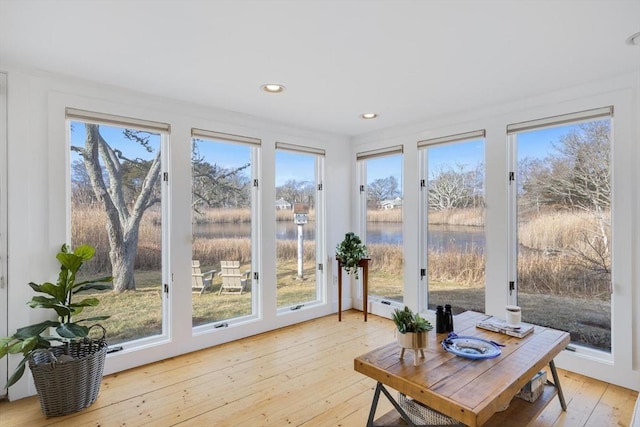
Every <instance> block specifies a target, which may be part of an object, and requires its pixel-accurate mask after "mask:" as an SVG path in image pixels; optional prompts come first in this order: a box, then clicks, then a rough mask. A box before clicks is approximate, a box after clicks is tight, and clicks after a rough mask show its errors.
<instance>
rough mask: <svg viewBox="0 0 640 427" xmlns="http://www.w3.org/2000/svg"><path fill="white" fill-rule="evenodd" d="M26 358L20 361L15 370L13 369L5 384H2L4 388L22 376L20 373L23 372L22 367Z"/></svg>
mask: <svg viewBox="0 0 640 427" xmlns="http://www.w3.org/2000/svg"><path fill="white" fill-rule="evenodd" d="M27 359H28V358H27V357H25V358H23V359H22V360H21V361H20V363H19V364H18V367H17V368H16V370H15V371H13V375H11V376H10V377H9V379H8V380H7V385H5V386H4V387H5V388H9V387H11V386H12V385H14V384H15V383H17V382H18V380H19V379H20V378H22V375H23V374H24V367H25V364H26V363H27Z"/></svg>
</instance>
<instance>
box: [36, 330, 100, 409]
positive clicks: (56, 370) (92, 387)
mask: <svg viewBox="0 0 640 427" xmlns="http://www.w3.org/2000/svg"><path fill="white" fill-rule="evenodd" d="M100 327H101V326H100ZM101 328H102V327H101ZM102 330H103V336H102V338H101V339H91V338H83V339H81V340H76V341H73V342H70V343H67V344H65V345H63V346H58V347H51V348H49V349H40V350H35V351H34V352H33V353H32V354H31V356H30V357H29V368H30V369H31V374H32V375H33V380H34V383H35V385H36V390H37V391H38V396H39V397H40V409H42V413H43V414H45V415H46V416H48V417H54V416H60V415H65V414H70V413H72V412H77V411H79V410H81V409H84V408H86V407H88V406H89V405H91V404H92V403H93V402H95V400H96V399H97V397H98V392H99V391H100V383H101V382H102V373H103V371H104V361H105V358H106V356H107V349H108V348H107V343H106V340H105V337H104V328H102Z"/></svg>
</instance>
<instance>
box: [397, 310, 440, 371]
mask: <svg viewBox="0 0 640 427" xmlns="http://www.w3.org/2000/svg"><path fill="white" fill-rule="evenodd" d="M392 318H393V323H395V325H396V328H397V329H398V334H397V338H398V344H399V345H400V347H402V351H401V352H400V359H402V358H403V357H404V351H405V349H407V348H408V349H410V350H413V353H414V357H413V365H414V366H418V350H420V354H421V355H422V357H423V358H424V351H423V349H424V348H425V347H426V346H427V332H428V331H430V330H431V329H433V326H431V323H430V322H429V321H428V320H427V319H425V318H423V317H421V316H420V314H418V313H413V312H412V311H411V309H410V308H409V307H406V306H405V308H404V309H403V310H401V309H399V308H396V309H395V310H394V311H393V315H392Z"/></svg>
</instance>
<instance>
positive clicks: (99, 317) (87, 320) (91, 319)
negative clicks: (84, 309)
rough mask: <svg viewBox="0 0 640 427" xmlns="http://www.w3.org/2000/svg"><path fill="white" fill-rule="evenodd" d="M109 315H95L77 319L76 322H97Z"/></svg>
mask: <svg viewBox="0 0 640 427" xmlns="http://www.w3.org/2000/svg"><path fill="white" fill-rule="evenodd" d="M110 317H111V316H95V317H87V318H86V319H82V320H78V321H77V322H76V323H81V322H99V321H100V320H107V319H108V318H110Z"/></svg>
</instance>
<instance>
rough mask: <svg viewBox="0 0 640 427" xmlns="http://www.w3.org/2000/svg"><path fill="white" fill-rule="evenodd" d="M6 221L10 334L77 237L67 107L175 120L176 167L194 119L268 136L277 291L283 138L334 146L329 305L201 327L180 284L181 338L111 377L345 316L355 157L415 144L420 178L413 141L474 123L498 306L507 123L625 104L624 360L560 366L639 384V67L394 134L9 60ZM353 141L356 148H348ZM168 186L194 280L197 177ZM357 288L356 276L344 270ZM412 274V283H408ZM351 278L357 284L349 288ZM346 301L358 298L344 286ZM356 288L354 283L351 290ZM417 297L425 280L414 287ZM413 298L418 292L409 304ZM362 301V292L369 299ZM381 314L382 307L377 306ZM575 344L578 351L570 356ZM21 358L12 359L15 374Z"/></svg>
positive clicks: (409, 263)
mask: <svg viewBox="0 0 640 427" xmlns="http://www.w3.org/2000/svg"><path fill="white" fill-rule="evenodd" d="M2 71H6V72H7V73H8V138H7V140H8V159H9V161H8V163H9V165H8V177H9V178H8V200H9V204H8V205H9V206H8V222H9V233H8V236H9V246H8V254H9V265H8V299H9V301H8V302H9V304H8V305H9V313H8V315H9V324H8V329H9V331H13V330H15V329H16V328H18V327H21V326H24V325H26V324H29V323H33V322H35V321H39V320H42V316H43V313H39V312H38V310H33V309H29V308H28V307H27V306H26V304H25V303H26V302H27V301H28V300H29V299H30V298H31V296H32V292H31V289H30V288H29V287H28V286H26V284H27V283H28V282H29V281H37V282H39V281H43V280H48V279H53V278H55V273H56V271H57V268H58V266H57V263H56V262H55V260H54V258H53V256H52V255H53V254H55V253H56V251H57V250H58V248H59V246H60V244H61V242H63V241H65V240H66V238H67V226H66V224H67V195H66V183H67V176H68V175H67V170H66V160H65V156H66V155H67V152H68V150H67V148H66V141H65V137H64V113H63V110H64V107H65V106H73V107H77V108H84V109H88V110H94V111H102V112H106V113H112V114H117V115H125V116H131V117H139V118H142V119H148V120H156V121H161V122H168V123H170V124H171V126H172V133H171V145H172V149H171V152H170V163H171V165H172V167H173V168H175V169H176V170H182V171H185V170H189V168H190V163H189V159H190V157H189V156H190V152H189V150H188V147H189V143H190V139H189V138H190V136H189V135H190V132H189V131H190V128H191V127H199V128H205V129H211V130H215V131H220V132H227V133H233V134H239V135H246V136H252V137H258V138H261V139H262V144H263V148H262V170H261V178H260V180H261V188H262V191H261V198H262V201H261V203H262V206H263V207H265V209H263V210H262V213H261V219H262V223H263V224H264V229H263V239H262V255H263V258H262V271H261V286H262V288H263V289H265V290H266V289H275V250H274V248H275V237H274V236H275V231H274V229H273V226H272V224H274V222H275V221H274V216H275V211H274V209H267V208H266V207H272V206H274V202H275V189H274V182H275V170H274V163H273V158H274V152H275V141H282V142H288V143H294V144H300V145H310V146H317V147H323V148H325V149H326V151H327V155H326V168H327V171H328V173H327V175H326V182H325V191H326V192H327V194H330V197H328V200H327V244H326V248H327V268H326V270H325V271H327V283H328V286H329V289H330V294H331V296H330V298H329V301H330V303H329V304H327V305H324V306H318V307H314V308H310V309H307V310H299V311H296V312H292V313H291V314H287V315H286V316H277V315H276V313H275V305H276V304H275V292H272V293H269V292H266V293H265V298H264V305H263V306H262V314H263V317H262V318H261V319H260V321H256V322H251V323H249V324H246V325H240V326H238V327H237V328H225V329H224V330H222V331H217V332H216V333H215V334H203V335H198V336H192V334H191V333H190V332H191V323H190V322H191V318H190V316H184V315H182V316H181V317H180V316H178V315H177V313H178V312H179V311H180V312H184V310H190V307H191V293H190V292H189V291H188V290H186V288H185V291H184V292H172V298H171V307H170V310H171V316H172V319H173V321H174V323H173V325H172V328H171V341H165V342H161V343H156V344H155V345H154V346H150V347H148V348H146V349H143V350H142V351H137V352H135V353H126V352H123V353H116V354H113V355H110V356H109V358H108V360H107V366H106V372H107V373H110V372H116V371H119V370H123V369H127V368H129V367H132V366H136V365H138V364H143V363H148V362H152V361H155V360H159V359H163V358H166V357H170V356H174V355H176V354H179V353H182V352H187V351H193V350H196V349H199V348H204V347H208V346H211V345H215V344H218V343H222V342H226V341H230V340H234V339H237V338H239V337H241V336H245V335H251V334H256V333H260V332H262V331H265V330H268V329H272V328H277V327H281V326H285V325H287V324H291V323H294V322H298V321H302V320H306V319H310V318H313V317H317V316H321V315H325V314H328V313H331V312H334V311H335V309H336V293H337V291H336V287H335V286H336V284H335V281H336V277H337V276H336V275H337V271H336V266H335V262H334V261H333V254H334V248H335V246H336V245H337V243H338V242H339V241H340V240H341V239H342V237H343V235H344V233H345V232H347V231H350V230H352V229H353V228H354V227H355V226H356V224H357V221H356V212H355V209H354V206H355V205H356V203H355V200H357V197H358V195H357V189H356V179H355V153H356V152H358V151H364V150H369V149H373V148H378V147H386V146H391V145H398V144H403V145H404V146H405V164H404V169H405V171H404V174H405V177H404V178H405V180H404V182H405V185H407V188H409V187H408V185H409V182H410V181H413V180H417V178H418V171H417V168H418V162H417V150H416V148H415V146H416V142H417V141H419V140H422V139H426V138H429V137H436V136H442V135H451V134H455V133H460V132H465V131H469V130H476V129H482V128H484V129H486V131H487V138H486V162H487V176H486V188H487V215H486V218H487V223H486V233H487V247H486V253H487V265H486V281H487V292H486V295H487V302H486V308H487V312H488V313H492V314H499V313H501V312H502V308H503V307H504V304H505V302H506V295H505V292H504V286H505V285H504V284H505V283H506V282H507V279H508V277H507V271H506V267H505V260H506V259H507V258H506V257H507V252H508V242H507V230H506V227H505V226H504V224H507V216H508V214H507V205H506V201H507V190H506V185H503V183H504V181H505V178H506V173H507V153H506V147H507V145H506V137H505V129H506V124H508V123H514V122H519V121H524V120H530V119H533V118H539V117H546V116H551V115H555V114H562V113H567V112H571V111H580V110H584V109H588V108H595V107H600V106H603V105H612V104H613V105H614V107H615V113H614V115H615V119H614V132H615V148H614V158H615V159H614V162H615V166H614V167H615V169H616V172H615V173H616V176H615V178H614V179H615V183H614V192H615V193H614V198H615V200H614V204H615V206H616V213H615V216H614V244H615V245H616V247H615V251H616V258H615V259H614V285H615V294H614V301H615V307H616V310H615V312H614V319H613V328H614V339H613V361H612V362H611V363H610V364H602V363H599V362H596V361H593V360H590V359H588V358H584V357H579V356H577V355H574V354H566V355H565V354H563V355H561V357H559V358H558V365H559V366H561V367H564V368H566V369H570V370H574V371H577V372H581V373H584V374H586V375H589V376H593V377H596V378H600V379H603V380H606V381H609V382H612V383H616V384H620V385H623V386H626V387H630V388H634V389H638V388H640V374H639V371H638V369H639V365H640V361H639V357H640V356H639V354H638V350H637V348H638V347H639V344H640V331H639V330H640V327H639V324H638V322H639V318H640V314H639V313H638V307H640V291H639V290H638V285H637V283H638V281H639V279H640V278H639V277H638V274H639V273H638V271H637V269H636V268H635V266H634V264H635V263H634V261H636V262H637V261H638V259H639V254H638V250H639V248H638V244H637V243H636V242H637V241H638V237H639V233H640V231H639V228H640V227H638V224H637V219H636V218H637V217H638V213H639V212H640V204H639V203H640V200H638V199H639V198H638V197H637V196H638V194H637V192H638V190H637V189H636V185H635V183H636V182H637V179H638V177H637V176H636V173H635V167H634V165H635V164H637V162H638V161H640V153H639V152H638V150H637V149H636V145H637V144H638V142H640V138H639V135H640V124H638V123H639V122H640V120H638V119H637V118H638V116H639V112H640V101H639V99H638V91H639V89H640V79H638V78H637V76H621V77H620V78H617V79H612V80H607V81H602V82H596V83H594V84H590V85H585V86H581V87H575V88H569V89H567V90H565V91H561V92H557V93H551V94H545V95H541V96H539V97H536V98H530V99H526V100H520V101H517V102H513V103H511V104H508V105H499V106H489V107H487V108H484V109H481V110H477V111H468V112H463V113H460V114H458V115H455V116H448V117H442V118H439V119H437V120H431V121H428V122H423V123H416V124H412V125H408V126H403V127H398V128H392V129H388V130H386V131H382V132H377V133H375V134H369V135H363V136H360V137H357V138H353V139H352V140H351V141H349V139H348V138H346V137H342V136H336V135H333V134H329V133H326V134H323V133H319V132H312V131H308V130H305V129H302V128H292V127H290V126H284V125H280V124H277V123H271V122H266V121H264V120H260V119H257V118H253V117H249V116H246V115H242V114H237V113H231V112H225V111H221V110H215V109H210V108H205V107H200V106H196V105H191V104H185V103H181V102H177V101H172V100H167V99H161V98H156V97H150V96H145V95H142V94H138V93H134V92H131V91H127V90H122V89H118V88H113V87H105V86H102V85H97V84H93V83H89V82H82V81H77V80H70V79H67V78H63V77H59V76H52V75H47V74H43V73H38V72H34V71H30V70H29V71H27V70H22V69H19V68H12V67H8V68H6V69H4V70H2ZM350 142H351V143H350ZM172 176H173V178H172V182H171V186H172V192H173V200H172V202H171V214H172V218H171V221H172V227H171V236H170V238H171V253H172V259H171V266H170V268H171V271H172V272H173V273H174V281H175V282H185V281H187V282H188V281H189V274H190V269H189V265H190V257H191V246H190V242H191V229H190V223H191V221H190V215H191V213H190V210H189V206H190V199H189V194H190V181H189V180H190V178H189V174H186V173H183V174H176V173H174V174H173V175H172ZM418 205H419V201H418V191H417V190H416V191H405V207H414V208H415V207H417V206H418ZM417 224H418V215H417V209H413V208H411V209H405V217H404V227H405V236H407V241H406V245H405V260H406V263H405V277H406V278H413V277H416V270H417V268H418V266H419V261H418V259H417V256H416V254H417V252H418V251H417V245H418V241H417V237H415V235H414V234H415V233H413V232H409V231H411V230H416V229H417ZM345 282H346V283H349V278H348V277H345ZM412 283H413V280H409V279H407V285H406V286H407V287H411V286H417V285H415V284H414V285H412ZM352 286H353V284H352ZM346 294H347V295H346V297H345V300H346V304H345V308H348V307H349V306H350V304H351V299H350V298H349V296H350V295H349V294H350V293H349V292H348V291H347V292H346ZM351 294H352V295H355V291H354V290H353V289H352V292H351ZM407 295H414V296H410V297H409V298H413V299H416V297H415V296H417V292H415V289H413V290H411V289H410V292H408V293H407ZM408 302H409V303H411V304H414V303H416V301H408ZM361 303H362V302H361V301H359V302H357V304H356V302H355V301H354V304H356V305H359V304H361ZM373 309H374V311H376V310H379V309H378V308H377V307H373ZM565 353H568V352H565ZM17 361H18V358H17V357H12V358H11V359H10V366H9V369H10V371H12V370H13V367H14V366H15V364H16V363H17ZM33 393H34V390H33V389H32V382H31V380H30V379H28V380H27V379H23V380H22V381H21V382H20V383H19V384H17V385H15V386H14V387H12V389H11V390H10V398H12V399H17V398H20V397H22V396H26V395H29V394H33Z"/></svg>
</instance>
